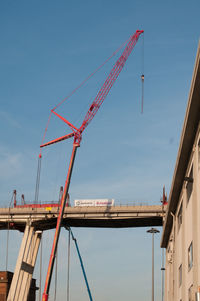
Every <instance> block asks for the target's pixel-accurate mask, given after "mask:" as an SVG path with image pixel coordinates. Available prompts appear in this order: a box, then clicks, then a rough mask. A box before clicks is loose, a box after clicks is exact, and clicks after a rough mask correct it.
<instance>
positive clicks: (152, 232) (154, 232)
mask: <svg viewBox="0 0 200 301" xmlns="http://www.w3.org/2000/svg"><path fill="white" fill-rule="evenodd" d="M159 232H160V231H159V230H157V229H155V228H151V229H150V230H148V231H147V233H151V234H152V291H151V293H152V296H151V300H152V301H154V234H156V233H159Z"/></svg>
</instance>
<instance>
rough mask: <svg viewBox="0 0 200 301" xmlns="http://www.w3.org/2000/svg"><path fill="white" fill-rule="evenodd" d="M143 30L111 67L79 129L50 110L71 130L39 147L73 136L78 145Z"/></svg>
mask: <svg viewBox="0 0 200 301" xmlns="http://www.w3.org/2000/svg"><path fill="white" fill-rule="evenodd" d="M143 32H144V31H143V30H136V32H135V33H134V34H133V35H132V36H131V38H130V41H129V42H128V44H127V46H126V48H125V49H124V51H123V53H122V55H121V56H120V58H119V59H118V60H117V62H116V63H115V65H114V66H113V68H112V70H111V71H110V73H109V75H108V77H107V78H106V80H105V82H104V84H103V86H102V87H101V89H100V90H99V92H98V94H97V96H96V97H95V99H94V101H93V102H92V104H91V106H90V108H89V110H88V112H87V113H86V115H85V118H84V120H83V122H82V125H81V126H80V128H78V129H77V128H76V127H75V126H74V125H73V124H72V123H70V122H69V121H68V120H67V119H65V118H64V117H62V116H60V115H59V114H58V113H56V112H55V110H54V109H53V110H51V112H52V113H54V114H55V115H56V116H57V117H59V118H60V119H61V120H63V121H64V122H65V123H66V124H67V125H68V126H69V127H70V128H71V130H72V133H70V134H68V135H65V136H62V137H59V138H57V139H54V140H51V141H49V142H47V143H45V144H42V145H41V146H40V147H44V146H47V145H50V144H53V143H57V142H59V141H63V140H66V139H68V138H71V137H73V136H74V142H75V143H80V141H81V137H82V133H83V131H84V130H85V129H86V127H87V126H88V124H89V123H90V122H91V121H92V119H93V118H94V116H95V115H96V113H97V112H98V110H99V108H100V106H101V105H102V103H103V101H104V100H105V98H106V96H107V95H108V93H109V91H110V89H111V88H112V86H113V84H114V82H115V81H116V79H117V77H118V76H119V74H120V72H121V71H122V69H123V67H124V64H125V63H126V60H127V59H128V57H129V55H130V54H131V52H132V50H133V48H134V46H135V45H136V43H137V41H138V39H139V36H140V35H141V34H142V33H143Z"/></svg>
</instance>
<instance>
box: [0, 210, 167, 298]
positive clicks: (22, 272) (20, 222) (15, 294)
mask: <svg viewBox="0 0 200 301" xmlns="http://www.w3.org/2000/svg"><path fill="white" fill-rule="evenodd" d="M39 206H40V205H39ZM58 214H59V207H58V206H53V205H52V206H51V205H46V206H45V207H44V205H42V207H37V206H34V205H33V206H32V207H31V206H29V207H25V206H24V207H23V206H21V207H20V206H19V207H14V208H0V230H5V229H9V230H19V231H23V232H24V235H23V239H22V242H21V247H20V250H19V254H18V259H17V263H16V267H15V272H14V275H13V279H12V283H11V287H10V290H9V294H8V297H7V301H11V300H12V301H19V300H20V301H21V300H24V301H25V300H27V296H28V293H29V289H30V285H31V281H32V275H33V271H34V267H35V263H36V259H37V253H38V249H39V246H40V241H41V237H42V232H43V231H45V230H49V229H53V228H55V227H56V221H57V217H58ZM164 216H165V207H164V206H156V205H153V206H111V207H66V208H65V212H64V216H63V223H62V226H64V227H69V226H70V227H71V226H72V227H98V228H122V227H148V226H162V224H163V219H164Z"/></svg>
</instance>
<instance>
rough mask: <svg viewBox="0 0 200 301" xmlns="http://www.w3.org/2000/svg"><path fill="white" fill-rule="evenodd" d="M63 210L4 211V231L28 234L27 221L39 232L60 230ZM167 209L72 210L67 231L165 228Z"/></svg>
mask: <svg viewBox="0 0 200 301" xmlns="http://www.w3.org/2000/svg"><path fill="white" fill-rule="evenodd" d="M58 211H59V208H53V207H52V208H50V207H46V208H4V209H0V230H3V229H8V228H9V229H10V230H12V229H13V230H19V231H24V229H25V226H26V223H27V221H28V222H29V223H31V224H32V226H34V228H35V229H36V230H41V231H44V230H49V229H53V228H55V227H56V221H57V216H58ZM164 214H165V211H164V208H163V206H116V207H68V208H66V209H65V213H64V218H63V226H64V227H94V228H127V227H151V226H162V224H163V217H164Z"/></svg>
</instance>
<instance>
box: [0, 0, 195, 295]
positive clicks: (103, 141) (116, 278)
mask: <svg viewBox="0 0 200 301" xmlns="http://www.w3.org/2000/svg"><path fill="white" fill-rule="evenodd" d="M199 9H200V3H199V1H195V0H192V1H190V2H188V1H185V0H184V1H177V0H176V1H129V0H125V1H123V2H121V1H113V0H111V1H108V0H107V1H104V0H103V1H100V0H99V1H80V0H77V1H66V0H65V1H64V0H63V1H57V2H55V1H52V0H49V1H46V0H44V1H37V0H36V1H21V0H19V1H15V2H14V1H1V2H0V36H1V47H0V82H1V89H0V104H1V106H0V125H1V126H0V134H1V143H0V170H1V173H0V185H1V194H0V204H1V206H2V207H3V206H8V204H9V202H10V199H11V195H12V191H13V189H17V192H18V199H20V195H21V194H22V193H24V194H25V198H26V200H27V201H29V200H30V201H31V200H33V198H34V189H35V179H36V168H37V156H38V154H39V145H40V142H41V139H42V135H43V133H44V128H45V125H46V122H47V119H48V115H49V112H50V109H51V108H52V107H54V106H55V105H56V104H57V103H58V102H60V101H61V100H62V99H63V98H64V97H66V96H67V95H68V94H69V93H70V92H71V91H72V90H73V89H74V88H75V87H76V86H77V85H79V84H80V82H81V81H82V80H84V79H85V78H86V77H87V76H88V75H89V74H90V73H91V72H93V71H94V70H95V69H96V68H97V67H98V66H99V65H100V64H101V63H102V62H103V61H105V60H106V59H107V58H108V57H109V56H110V55H111V54H112V53H113V52H114V51H115V50H116V49H117V48H118V47H119V46H120V45H121V44H122V43H123V42H124V41H126V40H127V39H128V38H129V36H130V35H131V34H133V33H134V32H135V31H136V30H137V29H143V30H144V31H145V34H144V52H145V60H144V70H145V71H144V74H145V93H144V94H145V97H144V114H141V113H140V111H141V79H140V76H141V72H142V60H141V58H142V39H141V38H140V40H139V41H138V43H137V45H136V47H135V49H134V50H133V52H132V54H131V55H130V57H129V59H128V61H127V63H126V65H125V67H124V70H123V71H122V72H121V74H120V76H119V78H118V79H117V81H116V83H115V85H114V86H113V88H112V90H111V92H110V93H109V95H108V97H107V99H106V100H105V102H104V104H103V105H102V108H101V109H100V110H99V112H98V113H97V115H96V116H95V118H94V120H93V121H92V123H91V124H90V125H89V126H88V128H87V129H86V131H85V132H84V134H83V140H82V143H81V147H80V149H78V152H77V158H76V162H75V167H74V172H73V176H72V183H71V187H70V195H71V200H72V203H73V200H74V199H75V198H114V199H115V200H116V203H123V204H126V203H132V202H138V201H139V202H146V201H148V203H149V204H159V202H160V197H161V195H162V187H163V185H166V188H167V192H168V193H169V189H170V184H171V180H172V175H173V169H174V164H175V160H176V155H177V149H178V145H179V138H180V133H181V128H182V123H183V119H184V114H185V110H186V104H187V97H188V93H189V89H190V82H191V78H192V72H193V66H194V60H195V55H196V49H197V45H198V40H199V28H200V24H199V23H200V21H199ZM116 60H117V56H116V57H114V58H113V59H112V60H111V61H110V62H109V63H108V64H107V65H106V66H105V67H104V68H103V69H102V70H101V71H100V72H99V73H98V74H97V75H95V76H94V77H93V78H92V79H91V80H90V81H89V82H87V84H86V85H85V86H84V87H83V88H81V89H80V90H79V91H78V93H76V95H74V96H73V97H72V98H71V99H70V100H69V101H68V102H66V103H65V104H63V105H62V106H61V107H60V108H59V110H58V112H60V113H61V114H63V116H65V117H66V118H69V120H72V121H75V120H79V122H80V121H81V120H82V119H83V117H84V112H85V110H87V107H89V103H91V101H92V100H93V99H94V98H95V95H96V94H97V92H98V89H100V87H101V85H102V84H103V82H104V80H105V77H106V75H107V74H108V73H109V71H110V69H111V68H112V66H113V65H114V63H115V61H116ZM65 133H66V127H65V125H63V124H62V123H61V122H60V121H59V120H58V119H56V118H55V117H54V118H52V120H51V123H50V126H49V129H48V134H47V139H52V138H55V137H58V136H60V135H63V134H65ZM71 147H72V141H66V142H63V143H60V144H59V145H55V146H52V147H49V148H47V149H45V150H44V151H43V161H42V173H41V189H40V196H39V199H40V200H41V201H51V200H57V198H58V190H59V187H60V186H61V185H63V184H64V181H65V175H66V168H67V162H68V159H69V157H70V154H71ZM146 230H147V229H145V228H143V229H121V230H115V229H113V230H101V229H74V233H75V235H76V236H77V238H78V240H79V243H80V248H81V250H82V252H83V258H84V260H85V262H86V267H87V270H88V277H89V280H90V282H91V289H92V291H93V293H94V296H95V300H97V301H98V300H100V299H104V300H109V301H112V300H121V299H122V298H123V299H126V300H133V299H134V298H135V300H137V299H139V300H141V301H144V300H147V298H150V295H151V237H149V235H147V234H146ZM0 235H1V236H0V238H1V240H3V239H5V235H6V233H4V232H1V233H0ZM66 235H67V234H66V233H65V232H64V231H62V235H61V244H60V247H59V252H60V254H61V255H60V258H61V257H62V256H63V259H62V261H61V260H60V273H59V277H60V284H59V285H60V288H59V294H61V295H60V298H64V287H65V282H64V281H65V280H66V274H65V273H66V270H65V269H63V266H64V262H67V249H66V245H67V237H66ZM52 236H53V232H48V233H45V235H44V245H45V243H46V247H44V248H46V249H45V254H46V258H48V254H49V249H50V248H49V245H51V239H52ZM10 237H12V238H13V239H11V242H10V249H11V251H10V260H9V268H10V270H13V269H14V265H15V258H16V256H17V249H18V247H19V242H20V241H19V239H20V238H21V234H19V233H11V234H10ZM16 241H17V242H16ZM159 242H160V235H157V239H156V241H155V243H156V263H155V264H156V297H157V299H156V300H161V295H160V293H161V281H160V276H161V273H160V265H161V250H160V249H159ZM12 244H14V245H15V246H17V247H16V250H15V248H13V247H12ZM1 245H2V244H1ZM14 245H13V246H14ZM73 251H74V255H73V258H72V281H71V287H72V291H71V300H72V301H76V300H78V299H80V296H81V298H82V300H88V297H87V294H86V289H85V286H84V283H83V279H82V275H81V272H80V267H79V264H78V261H77V257H76V254H75V249H73ZM0 254H1V258H4V257H5V248H4V247H1V250H0ZM65 256H66V257H65ZM1 268H2V269H4V268H5V267H4V261H2V263H1ZM44 270H45V268H44ZM37 273H38V267H37V268H36V273H35V276H36V277H37V276H38V274H37ZM43 277H45V271H44V275H43ZM58 299H59V296H58ZM52 300H53V299H52Z"/></svg>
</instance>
